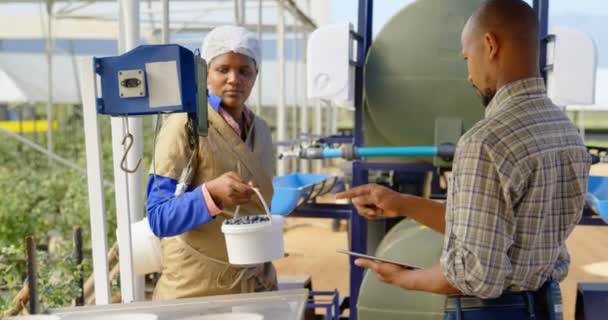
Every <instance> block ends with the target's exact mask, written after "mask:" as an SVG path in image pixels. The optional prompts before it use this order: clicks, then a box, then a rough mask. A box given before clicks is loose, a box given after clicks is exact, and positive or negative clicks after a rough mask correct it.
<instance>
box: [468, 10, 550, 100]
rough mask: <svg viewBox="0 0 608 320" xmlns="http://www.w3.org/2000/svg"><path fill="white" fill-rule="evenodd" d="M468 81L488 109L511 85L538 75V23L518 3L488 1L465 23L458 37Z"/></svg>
mask: <svg viewBox="0 0 608 320" xmlns="http://www.w3.org/2000/svg"><path fill="white" fill-rule="evenodd" d="M461 42H462V55H463V57H464V59H465V60H466V61H467V67H468V72H469V81H470V82H471V84H472V85H473V86H474V87H475V89H476V90H477V92H478V93H479V95H480V96H481V97H482V100H483V104H484V105H486V106H487V105H488V104H489V103H490V101H491V100H492V98H493V97H494V95H495V94H496V91H498V89H499V88H500V87H502V86H503V85H505V84H508V83H510V82H513V81H516V80H520V79H524V78H528V77H534V76H536V75H537V74H538V70H539V68H538V45H539V40H538V20H537V18H536V15H535V14H534V11H533V10H532V8H530V6H529V5H528V4H526V3H525V2H524V1H521V0H488V1H486V2H484V3H483V4H482V5H481V7H479V9H477V10H476V11H475V12H474V13H473V15H471V17H470V18H469V20H468V21H467V23H466V25H465V27H464V29H463V30H462V36H461Z"/></svg>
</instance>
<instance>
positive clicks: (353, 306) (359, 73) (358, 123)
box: [349, 0, 374, 320]
mask: <svg viewBox="0 0 608 320" xmlns="http://www.w3.org/2000/svg"><path fill="white" fill-rule="evenodd" d="M373 6H374V2H373V0H359V13H358V21H357V22H358V26H357V32H358V33H359V35H360V36H361V37H362V40H361V42H360V43H359V45H357V64H358V67H357V69H356V71H355V132H354V140H355V141H354V142H355V143H354V144H355V146H356V147H360V146H362V145H363V68H362V67H361V66H362V65H363V61H364V60H365V56H366V55H367V51H368V50H369V47H370V45H371V41H372V18H373V12H372V10H373ZM361 166H362V163H361V162H360V161H355V162H353V186H359V185H362V184H365V183H367V180H368V177H367V171H366V170H363V168H362V167H361ZM350 235H351V237H350V248H351V250H354V251H357V252H367V221H366V220H365V219H364V218H363V217H361V216H360V215H359V214H358V213H357V209H355V207H353V208H352V214H351V219H350ZM362 280H363V269H361V268H359V267H357V266H356V265H355V259H354V258H352V257H351V258H350V300H349V303H350V304H349V308H350V315H351V319H352V320H357V300H358V298H359V289H360V287H361V281H362Z"/></svg>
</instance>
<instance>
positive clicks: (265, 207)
mask: <svg viewBox="0 0 608 320" xmlns="http://www.w3.org/2000/svg"><path fill="white" fill-rule="evenodd" d="M252 189H253V192H255V194H256V195H257V197H258V200H260V203H261V204H262V206H264V211H266V215H267V216H268V218H270V220H269V221H270V224H272V217H271V216H270V210H268V204H266V201H265V200H264V197H262V194H261V193H260V190H259V189H258V188H252ZM240 210H241V206H240V205H239V206H236V209H235V210H234V218H235V219H236V218H238V217H239V211H240Z"/></svg>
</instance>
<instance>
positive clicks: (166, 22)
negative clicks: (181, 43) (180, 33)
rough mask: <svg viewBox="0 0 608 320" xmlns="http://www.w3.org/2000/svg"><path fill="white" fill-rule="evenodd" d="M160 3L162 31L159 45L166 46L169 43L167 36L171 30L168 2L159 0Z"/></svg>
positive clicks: (167, 0)
mask: <svg viewBox="0 0 608 320" xmlns="http://www.w3.org/2000/svg"><path fill="white" fill-rule="evenodd" d="M161 1H162V6H163V8H162V10H163V16H162V26H161V27H162V29H161V43H162V44H167V43H169V38H170V36H169V34H170V32H171V30H170V29H169V0H161Z"/></svg>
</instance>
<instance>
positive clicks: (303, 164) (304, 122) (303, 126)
mask: <svg viewBox="0 0 608 320" xmlns="http://www.w3.org/2000/svg"><path fill="white" fill-rule="evenodd" d="M307 43H308V34H307V32H306V30H302V51H303V52H302V92H304V94H302V98H303V99H302V105H301V106H300V107H301V110H302V111H301V113H300V132H301V133H304V134H306V133H308V132H309V126H308V98H307V97H306V92H308V83H307V82H308V81H307V71H306V64H307V60H306V46H307ZM309 170H310V168H309V165H308V161H306V160H300V171H301V172H304V173H306V172H309Z"/></svg>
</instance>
